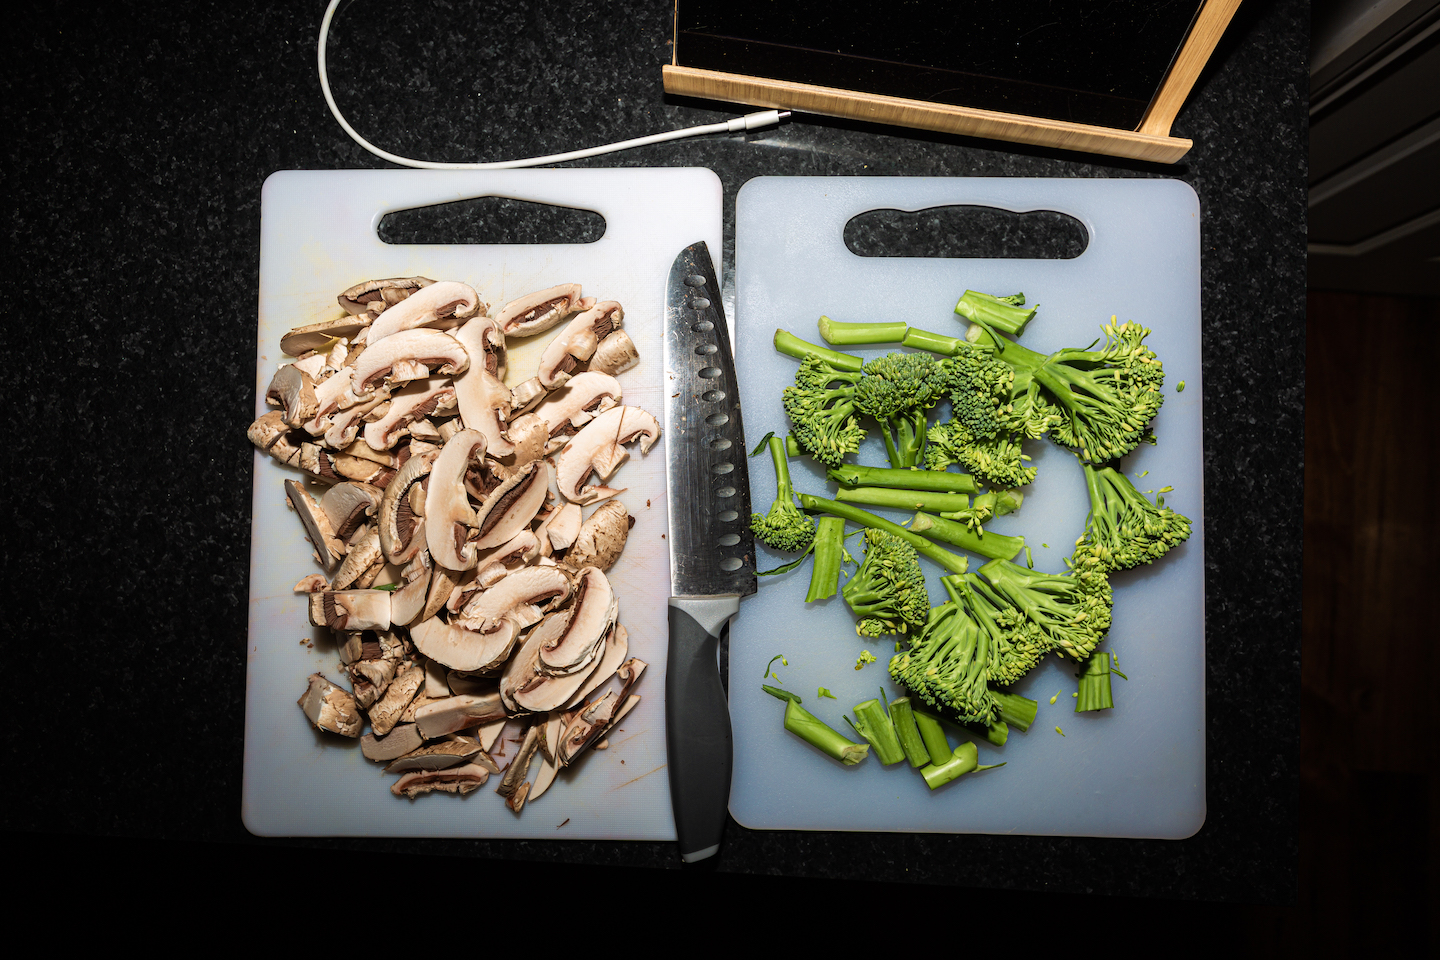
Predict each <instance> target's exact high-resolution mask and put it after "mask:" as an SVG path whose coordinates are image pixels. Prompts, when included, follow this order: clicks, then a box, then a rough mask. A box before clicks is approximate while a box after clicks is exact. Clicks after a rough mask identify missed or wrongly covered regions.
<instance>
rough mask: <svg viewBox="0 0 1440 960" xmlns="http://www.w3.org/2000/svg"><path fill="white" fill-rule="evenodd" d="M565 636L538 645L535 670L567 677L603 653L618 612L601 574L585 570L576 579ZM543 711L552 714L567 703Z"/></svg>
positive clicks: (585, 666)
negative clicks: (537, 666)
mask: <svg viewBox="0 0 1440 960" xmlns="http://www.w3.org/2000/svg"><path fill="white" fill-rule="evenodd" d="M571 610H572V615H571V618H570V623H569V625H568V626H567V628H566V630H565V633H564V634H563V635H562V636H560V637H558V638H556V639H555V640H552V641H549V642H547V643H543V644H541V645H540V654H539V661H540V662H539V669H540V671H541V672H542V673H545V674H548V675H550V676H552V677H563V676H569V675H571V674H574V673H576V672H579V671H586V672H587V673H588V670H586V668H589V667H593V666H594V663H595V661H596V660H597V659H598V658H599V655H600V653H601V651H602V650H603V649H604V643H605V635H606V634H607V633H608V632H609V630H610V626H611V624H613V623H614V622H615V617H616V615H617V613H618V611H619V604H618V603H617V602H616V600H615V591H614V590H613V589H611V587H610V581H609V579H608V578H607V577H606V576H605V574H604V573H602V572H600V571H599V570H598V569H596V568H595V567H586V568H585V569H584V570H582V571H581V572H580V575H579V576H578V577H576V582H575V601H574V605H573V606H572V608H571ZM568 697H569V695H568V694H567V695H566V697H564V698H562V699H561V700H560V702H559V703H556V704H554V705H553V706H549V707H545V708H543V709H546V710H553V709H555V707H558V706H559V705H560V703H563V702H564V700H565V699H568Z"/></svg>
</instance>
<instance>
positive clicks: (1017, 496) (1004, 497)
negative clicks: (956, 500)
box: [975, 490, 1025, 517]
mask: <svg viewBox="0 0 1440 960" xmlns="http://www.w3.org/2000/svg"><path fill="white" fill-rule="evenodd" d="M1024 502H1025V494H1024V493H1023V492H1022V491H1020V490H989V491H987V492H985V493H982V494H980V496H978V497H976V498H975V506H976V507H977V508H980V509H985V510H989V511H991V512H992V513H994V515H995V516H997V517H1003V516H1005V515H1006V514H1007V513H1014V512H1015V511H1016V510H1019V509H1020V504H1022V503H1024Z"/></svg>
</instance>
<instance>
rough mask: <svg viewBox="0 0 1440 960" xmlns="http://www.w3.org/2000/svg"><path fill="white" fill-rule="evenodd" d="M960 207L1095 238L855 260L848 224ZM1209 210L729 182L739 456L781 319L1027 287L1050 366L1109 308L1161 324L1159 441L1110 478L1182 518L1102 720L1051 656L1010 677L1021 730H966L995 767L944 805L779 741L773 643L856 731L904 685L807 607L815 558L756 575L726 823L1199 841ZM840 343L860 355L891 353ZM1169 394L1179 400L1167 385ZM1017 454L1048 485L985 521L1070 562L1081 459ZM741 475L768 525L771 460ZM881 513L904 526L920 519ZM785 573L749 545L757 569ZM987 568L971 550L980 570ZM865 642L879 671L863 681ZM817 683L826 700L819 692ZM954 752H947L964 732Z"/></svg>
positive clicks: (928, 306) (973, 189) (1145, 596)
mask: <svg viewBox="0 0 1440 960" xmlns="http://www.w3.org/2000/svg"><path fill="white" fill-rule="evenodd" d="M952 204H974V205H986V206H994V207H998V208H1002V209H1006V210H1010V211H1014V212H1025V211H1030V210H1057V211H1060V212H1062V213H1066V214H1069V215H1070V216H1073V217H1075V218H1077V219H1078V220H1080V221H1081V222H1082V223H1083V224H1084V225H1085V228H1086V230H1087V231H1088V232H1089V245H1088V247H1087V249H1086V250H1085V252H1084V253H1083V254H1082V255H1081V256H1079V257H1077V258H1075V259H1072V260H1009V259H1006V260H981V259H943V260H941V259H936V260H926V259H895V258H866V257H860V256H856V255H855V254H852V253H851V252H850V251H849V250H848V249H847V248H846V246H845V243H844V240H843V231H844V229H845V225H846V223H847V222H848V221H849V220H850V219H851V218H852V217H854V216H856V215H858V214H860V213H863V212H865V211H867V210H874V209H897V210H906V211H915V210H922V209H926V208H929V207H937V206H944V205H952ZM1199 217H1200V210H1199V204H1198V201H1197V199H1196V196H1195V193H1194V192H1193V191H1192V190H1191V189H1190V188H1189V187H1188V186H1187V185H1185V184H1184V183H1181V182H1179V181H1174V180H1133V179H1127V180H1026V179H963V178H957V179H945V178H935V179H906V178H894V179H889V178H808V177H800V178H784V177H765V178H760V179H757V180H752V181H750V182H749V183H747V184H746V185H745V187H744V188H743V189H742V190H741V191H740V194H739V198H738V200H737V222H738V226H737V236H736V250H737V253H736V256H737V260H736V270H735V272H736V285H737V286H736V310H735V312H736V322H735V327H736V331H737V332H736V340H737V352H736V356H737V368H738V369H737V375H738V378H739V380H740V385H741V400H742V403H743V406H744V410H745V428H746V434H747V444H748V445H749V446H751V447H753V446H754V445H755V443H757V442H758V441H759V438H761V437H762V436H764V435H765V434H766V433H767V432H769V431H775V432H776V433H777V435H781V436H783V435H784V434H785V433H786V432H787V431H788V425H787V422H786V419H785V415H784V411H783V410H782V408H781V405H780V391H781V389H782V387H784V386H785V385H786V384H787V383H789V382H791V381H792V379H793V377H794V372H795V368H796V365H797V363H798V361H795V360H793V359H791V358H789V357H786V356H783V355H781V354H778V353H776V352H775V350H774V347H773V346H772V343H771V338H772V337H773V335H774V332H775V330H776V328H777V327H782V328H785V329H787V330H789V331H791V332H792V333H795V334H796V335H798V336H800V337H801V338H803V339H806V340H810V341H812V342H817V343H818V342H823V341H821V338H820V336H819V332H818V330H817V329H816V320H817V319H818V318H819V316H820V315H821V314H825V315H828V316H830V317H831V318H832V319H835V320H846V321H861V320H865V321H872V320H873V321H904V322H906V323H908V324H910V325H912V326H915V327H920V328H922V329H928V330H933V331H937V332H940V333H948V334H951V335H957V336H958V335H963V330H964V326H965V325H964V324H963V323H962V322H960V320H959V318H957V317H956V316H955V315H954V313H953V312H952V311H953V309H954V306H955V302H956V300H958V299H959V297H960V295H961V294H962V293H963V292H964V291H965V290H966V289H967V288H969V289H974V290H979V291H984V292H988V293H994V294H997V295H1005V294H1011V293H1014V292H1016V291H1017V290H1021V291H1024V293H1025V294H1026V296H1027V297H1028V298H1029V302H1030V303H1032V304H1039V305H1040V310H1039V313H1038V315H1037V316H1036V318H1035V320H1034V321H1032V322H1031V324H1030V327H1029V329H1028V330H1027V332H1026V333H1025V335H1024V337H1023V338H1022V339H1021V342H1022V343H1024V344H1025V345H1026V346H1028V347H1030V348H1031V349H1033V350H1037V351H1040V352H1043V353H1049V352H1051V351H1053V350H1056V349H1059V348H1061V347H1065V346H1078V347H1084V346H1086V345H1088V344H1089V343H1091V342H1092V341H1093V340H1095V339H1096V338H1097V337H1099V336H1101V333H1100V325H1101V324H1102V323H1104V322H1106V321H1108V320H1109V319H1110V317H1111V316H1112V315H1118V317H1119V319H1120V320H1133V321H1138V322H1140V323H1142V324H1144V325H1145V326H1147V327H1149V328H1151V330H1152V331H1153V333H1152V334H1151V336H1150V338H1149V340H1148V341H1147V342H1148V343H1149V344H1150V345H1151V346H1152V347H1153V348H1154V350H1155V351H1156V353H1157V354H1158V355H1159V356H1160V358H1161V359H1162V360H1163V362H1164V364H1165V371H1166V377H1167V378H1166V400H1165V405H1164V407H1163V408H1162V409H1161V411H1160V413H1159V416H1158V417H1157V419H1156V420H1155V423H1154V428H1155V433H1156V436H1157V438H1158V441H1159V442H1158V445H1157V446H1153V447H1152V446H1142V447H1141V448H1140V449H1139V450H1137V451H1135V452H1134V453H1132V454H1130V455H1129V456H1128V457H1126V458H1125V460H1124V468H1125V470H1126V472H1127V473H1129V474H1130V475H1131V476H1132V478H1134V482H1135V484H1136V486H1137V487H1138V488H1139V489H1140V490H1141V491H1150V490H1159V489H1160V488H1162V487H1165V486H1173V487H1174V491H1173V492H1171V493H1167V494H1165V500H1166V503H1167V504H1169V505H1171V506H1173V507H1174V508H1175V509H1177V510H1178V511H1180V512H1181V513H1183V514H1185V515H1186V516H1188V517H1189V518H1190V519H1191V521H1192V522H1193V533H1192V535H1191V538H1190V540H1189V542H1188V543H1186V544H1184V545H1183V546H1181V547H1180V548H1178V549H1177V550H1174V551H1172V552H1171V553H1170V554H1169V555H1168V556H1167V557H1165V558H1163V559H1162V560H1161V561H1160V562H1158V563H1156V564H1152V565H1151V566H1148V567H1145V568H1142V569H1140V570H1137V571H1129V572H1126V573H1123V574H1118V575H1115V576H1114V577H1112V580H1111V582H1112V585H1113V586H1114V587H1115V613H1114V626H1113V627H1112V629H1111V631H1110V638H1109V640H1108V642H1107V643H1108V647H1109V649H1111V650H1113V651H1114V652H1115V653H1116V654H1118V656H1119V661H1120V663H1119V669H1120V670H1121V671H1123V672H1124V673H1126V674H1127V675H1128V676H1129V680H1128V681H1126V680H1122V679H1120V678H1119V677H1118V676H1117V677H1113V678H1112V679H1113V689H1114V699H1115V707H1114V709H1112V710H1108V711H1104V712H1101V713H1090V714H1076V713H1074V712H1073V711H1074V700H1073V699H1072V698H1071V696H1070V695H1071V693H1072V692H1073V691H1074V690H1075V688H1076V684H1075V680H1074V671H1075V665H1074V662H1073V661H1068V660H1067V661H1065V663H1064V665H1063V666H1062V665H1061V664H1060V663H1059V662H1058V661H1057V660H1056V658H1054V657H1049V658H1047V659H1046V662H1045V663H1044V664H1042V666H1041V667H1039V668H1037V669H1036V670H1034V671H1032V673H1031V674H1030V675H1029V676H1028V677H1027V678H1026V679H1025V680H1024V681H1023V683H1021V684H1020V685H1018V686H1017V687H1016V689H1017V691H1018V692H1020V693H1022V694H1024V695H1025V696H1027V697H1030V698H1032V699H1036V700H1039V701H1040V713H1039V716H1038V718H1037V719H1036V721H1035V724H1034V726H1032V727H1031V728H1030V731H1029V732H1028V733H1025V734H1022V733H1019V732H1017V731H1015V730H1012V731H1011V734H1010V740H1009V743H1008V744H1007V745H1006V746H1005V747H1003V748H995V747H992V746H990V745H989V744H988V743H986V742H985V741H984V740H983V739H978V738H974V737H971V739H976V740H977V744H978V746H979V750H980V762H981V763H982V764H985V763H999V762H1002V761H1003V762H1005V763H1006V766H1004V767H1002V768H1000V769H998V770H990V771H985V772H981V773H977V774H971V775H968V776H965V777H962V778H961V779H960V780H957V781H955V782H953V783H951V784H950V785H948V786H946V787H944V788H942V789H940V790H937V791H934V792H931V791H930V790H928V789H927V788H926V786H925V783H924V781H923V780H922V779H921V777H920V776H919V774H918V773H917V772H915V771H913V770H912V769H911V768H910V766H909V764H908V763H904V762H902V763H900V764H896V765H894V766H891V767H882V766H881V765H880V764H879V763H878V762H877V761H876V760H875V758H874V757H873V756H872V757H871V758H869V759H867V760H866V761H865V762H864V763H862V764H860V765H858V766H855V767H841V766H840V765H839V764H837V763H835V762H833V761H831V760H829V759H828V758H826V757H824V756H823V755H821V754H819V753H818V752H816V751H815V750H813V749H812V748H811V747H809V746H807V745H806V744H805V743H803V742H802V741H800V740H799V739H798V738H796V737H794V736H791V735H790V734H788V733H786V732H785V730H784V729H783V727H782V715H783V712H784V710H783V705H782V704H781V703H780V701H778V700H775V699H774V698H772V697H770V696H769V695H768V694H765V693H763V692H762V691H761V689H760V685H761V682H762V677H763V676H764V675H765V666H766V663H767V662H768V661H769V660H770V658H771V657H773V656H774V655H775V654H778V653H784V654H785V655H786V657H787V658H788V660H789V666H788V667H786V666H781V665H780V664H779V663H778V662H777V663H776V664H775V672H776V673H777V674H778V675H779V677H780V678H781V679H782V680H783V681H784V686H785V687H786V688H787V689H789V690H792V691H794V692H796V693H798V694H800V695H801V697H802V698H803V699H804V704H805V706H806V707H807V708H809V709H811V710H812V711H813V712H814V713H816V714H817V715H818V716H819V717H821V718H822V719H824V720H825V721H827V722H828V723H830V725H831V726H833V727H836V728H838V729H840V730H841V731H842V732H845V733H847V734H848V733H850V731H849V728H848V727H847V726H846V724H845V721H844V720H843V719H842V715H844V714H850V715H851V716H852V717H853V707H854V705H855V704H857V703H859V702H861V701H863V700H867V699H870V698H872V697H876V696H878V695H879V688H880V687H881V686H882V685H883V686H884V688H885V691H886V694H887V696H888V697H894V696H896V695H898V691H899V688H898V687H897V686H896V685H895V684H894V683H893V682H891V681H890V679H889V676H888V674H887V672H886V662H887V661H888V660H889V658H890V656H892V655H893V653H894V645H893V643H890V644H886V643H884V642H883V641H882V642H878V643H877V642H875V641H862V640H861V638H859V637H857V636H856V635H855V629H854V623H855V618H854V616H853V615H852V614H851V613H850V611H849V610H848V608H846V606H845V604H844V601H843V600H842V599H841V598H840V597H839V596H838V595H837V596H836V597H835V598H833V599H831V600H828V601H823V602H820V603H817V604H810V605H807V604H806V603H805V602H804V597H805V592H806V587H807V585H808V582H809V575H810V574H809V570H810V566H809V564H808V563H807V564H805V565H804V566H803V567H801V568H800V569H799V570H797V571H795V572H793V573H790V574H787V575H784V576H780V577H773V578H761V581H760V590H759V593H758V595H757V596H754V597H751V598H749V599H747V600H746V601H745V602H744V603H743V604H742V605H741V612H740V614H739V615H738V616H737V617H736V618H735V620H734V623H733V625H732V628H731V646H730V707H731V715H732V718H733V722H734V730H735V779H734V784H733V788H732V791H731V795H730V811H731V813H732V814H733V815H734V817H735V819H736V820H738V821H739V822H740V823H742V824H744V825H745V826H747V827H752V828H770V829H805V830H877V831H913V832H950V833H1019V834H1041V835H1077V836H1113V837H1149V838H1166V837H1168V838H1183V837H1187V836H1190V835H1191V834H1193V833H1194V832H1195V831H1196V830H1198V829H1199V828H1200V825H1201V824H1202V823H1203V822H1204V819H1205V625H1204V611H1205V605H1204V600H1205V594H1204V563H1203V558H1204V515H1203V509H1202V492H1203V491H1202V488H1201V483H1202V455H1201V409H1200V397H1201V382H1200V227H1199ZM851 349H852V350H853V352H857V353H862V354H864V355H865V356H873V355H877V354H879V353H883V352H885V351H886V349H889V348H865V349H863V350H860V349H855V348H851ZM1181 380H1183V381H1185V383H1186V389H1185V390H1184V392H1183V393H1176V392H1174V390H1175V384H1176V383H1177V382H1178V381H1181ZM1027 452H1029V453H1030V454H1031V455H1032V456H1033V457H1034V463H1035V465H1037V466H1038V467H1039V478H1038V479H1037V481H1036V482H1035V483H1034V484H1032V485H1031V487H1030V488H1028V489H1027V491H1026V499H1025V503H1024V506H1023V507H1022V509H1021V510H1020V511H1019V512H1018V513H1017V514H1014V515H1012V516H1009V517H1004V518H1001V519H999V520H997V521H995V522H994V523H993V524H992V525H991V527H990V528H991V529H993V530H996V531H998V532H1001V533H1007V534H1016V533H1020V534H1024V535H1025V537H1026V539H1027V541H1028V542H1029V543H1030V544H1031V546H1032V554H1033V557H1034V563H1035V567H1036V568H1037V569H1041V570H1047V571H1052V572H1061V571H1063V570H1064V565H1063V563H1062V558H1063V557H1065V556H1068V554H1069V552H1070V549H1071V547H1072V545H1073V543H1074V540H1075V538H1076V537H1077V536H1078V535H1079V534H1080V532H1081V531H1082V529H1083V528H1084V521H1085V514H1086V512H1087V510H1088V498H1087V497H1086V494H1085V486H1084V480H1083V477H1082V474H1081V472H1080V469H1079V467H1078V466H1077V465H1076V463H1075V461H1074V458H1073V457H1072V456H1071V455H1070V454H1069V453H1068V452H1066V451H1064V450H1062V449H1060V448H1058V447H1055V446H1053V445H1052V444H1050V443H1049V441H1042V442H1034V443H1030V444H1028V445H1027ZM860 462H863V463H873V464H877V465H884V464H885V455H884V450H883V448H882V446H881V444H880V442H879V440H877V439H873V438H872V439H871V440H869V441H867V446H866V448H864V449H863V450H862V454H861V459H860ZM750 467H751V496H752V503H753V506H754V509H756V510H759V511H761V512H763V511H764V510H766V509H768V505H769V503H770V502H771V500H772V499H773V497H774V495H775V482H774V478H773V475H772V471H771V469H770V462H769V458H768V457H756V458H754V459H752V460H751V461H750ZM791 469H792V472H793V475H794V478H795V482H796V486H797V488H799V489H801V490H803V491H807V492H813V493H817V494H820V495H822V496H830V495H831V493H830V491H832V490H833V486H830V485H828V484H826V482H825V480H824V474H823V471H822V470H819V469H817V468H816V466H815V464H814V463H813V461H811V460H810V459H809V458H801V459H798V460H795V461H792V466H791ZM1144 471H1148V474H1146V475H1144V476H1141V477H1136V475H1137V474H1141V473H1143V472H1144ZM879 512H881V513H886V514H887V515H889V516H890V517H891V518H892V519H896V520H900V519H905V518H907V517H909V516H911V515H912V514H905V513H899V512H887V511H879ZM850 543H851V544H852V547H851V549H852V550H853V551H854V552H856V553H857V554H859V553H860V551H861V550H862V549H863V548H862V547H860V546H859V545H858V543H857V540H851V541H850ZM1043 544H1048V546H1042V545H1043ZM785 559H788V557H785V556H782V555H779V554H775V553H772V552H770V551H769V550H768V549H766V548H763V547H762V548H761V549H760V566H761V569H769V568H773V567H775V566H779V565H780V564H781V562H783V560H785ZM1023 559H1024V558H1023V556H1022V557H1021V558H1020V560H1021V562H1023ZM983 562H984V561H983V558H978V557H976V558H972V560H971V570H975V569H978V567H979V565H980V563H983ZM922 563H923V565H925V567H926V569H927V571H929V572H931V573H932V576H931V579H930V584H931V590H930V594H931V601H932V603H938V602H940V601H941V600H943V599H944V598H945V593H944V591H943V589H942V588H941V587H940V584H939V576H940V574H939V572H938V569H937V568H935V567H934V565H933V564H930V563H929V562H928V561H922ZM863 649H869V650H870V651H871V652H872V653H873V654H875V655H876V657H877V658H878V660H877V662H876V663H873V664H871V665H869V666H867V667H865V668H864V669H861V670H859V671H857V670H856V669H855V662H856V658H857V656H858V655H859V654H860V652H861V650H863ZM770 682H771V683H774V681H773V680H772V681H770ZM820 686H825V687H828V688H829V689H830V690H832V691H833V692H834V693H835V694H836V696H837V697H838V698H839V699H837V700H828V699H818V698H817V696H816V690H817V687H820ZM1056 693H1058V694H1059V697H1058V698H1057V700H1056V702H1055V704H1054V705H1053V706H1052V705H1051V704H1050V703H1049V700H1050V697H1051V696H1052V695H1054V694H1056ZM1057 726H1058V727H1060V728H1061V729H1062V730H1063V731H1064V736H1063V737H1062V736H1061V735H1060V734H1058V733H1057V732H1056V730H1055V728H1056V727H1057ZM852 738H854V737H853V734H852ZM951 742H952V745H953V744H955V743H958V742H959V739H958V737H957V735H956V734H955V733H954V731H952V732H951Z"/></svg>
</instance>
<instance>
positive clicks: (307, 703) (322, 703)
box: [296, 673, 365, 737]
mask: <svg viewBox="0 0 1440 960" xmlns="http://www.w3.org/2000/svg"><path fill="white" fill-rule="evenodd" d="M296 703H297V704H299V706H300V709H301V710H304V711H305V716H307V717H309V718H310V722H311V723H313V724H315V726H317V727H319V728H320V729H321V730H328V731H329V732H331V733H338V734H340V735H341V736H342V737H358V736H360V731H361V729H362V728H363V727H364V725H365V720H364V717H362V716H361V714H360V710H359V708H358V707H357V706H356V705H355V698H354V697H352V696H351V695H350V694H348V693H346V692H345V691H344V690H342V689H340V688H339V687H337V686H335V684H333V683H331V682H330V681H329V680H326V679H325V677H324V676H322V675H321V674H318V673H312V674H311V675H310V683H309V685H308V686H307V687H306V688H305V693H304V694H303V695H302V696H301V697H300V699H299V700H297V701H296Z"/></svg>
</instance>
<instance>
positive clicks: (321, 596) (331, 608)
mask: <svg viewBox="0 0 1440 960" xmlns="http://www.w3.org/2000/svg"><path fill="white" fill-rule="evenodd" d="M310 623H311V624H312V625H313V626H317V627H330V628H332V629H335V630H350V631H357V630H388V629H390V594H388V593H386V592H385V591H384V590H324V591H321V592H319V593H312V594H310Z"/></svg>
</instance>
